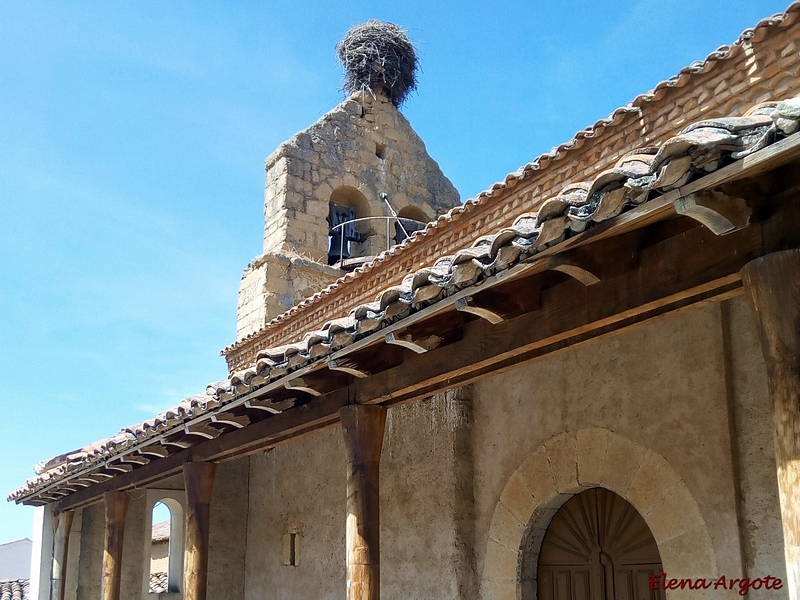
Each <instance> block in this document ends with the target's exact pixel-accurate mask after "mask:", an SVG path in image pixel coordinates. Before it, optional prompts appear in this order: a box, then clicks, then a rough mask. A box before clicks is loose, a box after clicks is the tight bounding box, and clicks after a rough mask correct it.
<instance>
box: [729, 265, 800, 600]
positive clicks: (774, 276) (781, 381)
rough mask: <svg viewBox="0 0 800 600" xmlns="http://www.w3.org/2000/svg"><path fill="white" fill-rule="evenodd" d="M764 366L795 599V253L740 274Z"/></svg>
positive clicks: (798, 273)
mask: <svg viewBox="0 0 800 600" xmlns="http://www.w3.org/2000/svg"><path fill="white" fill-rule="evenodd" d="M742 281H743V283H744V289H745V291H746V293H747V297H748V299H749V300H750V303H751V305H752V307H753V309H754V310H755V313H756V318H757V321H758V326H759V334H760V337H761V350H762V352H763V353H764V360H765V361H766V364H767V376H768V383H769V394H770V398H771V403H772V420H773V426H774V437H775V458H776V461H777V467H778V491H779V493H780V501H781V521H782V522H783V540H784V544H785V552H786V574H787V578H788V581H787V582H786V586H785V587H786V589H788V590H789V597H790V598H791V599H792V600H799V599H800V250H787V251H783V252H775V253H774V254H768V255H766V256H762V257H761V258H757V259H755V260H753V261H752V262H749V263H748V264H747V265H745V266H744V268H743V269H742Z"/></svg>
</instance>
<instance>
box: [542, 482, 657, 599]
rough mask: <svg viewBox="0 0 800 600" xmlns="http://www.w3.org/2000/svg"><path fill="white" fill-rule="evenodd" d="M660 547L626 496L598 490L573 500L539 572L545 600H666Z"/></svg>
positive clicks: (551, 535) (546, 545)
mask: <svg viewBox="0 0 800 600" xmlns="http://www.w3.org/2000/svg"><path fill="white" fill-rule="evenodd" d="M661 571H662V567H661V557H660V555H659V553H658V546H657V545H656V542H655V540H654V539H653V534H652V533H650V528H649V527H647V523H645V521H644V519H643V518H642V516H641V515H640V514H639V513H638V512H637V511H636V509H635V508H633V506H631V505H630V503H628V502H627V501H625V500H624V499H623V498H621V497H620V496H617V495H616V494H615V493H614V492H610V491H608V490H606V489H603V488H593V489H590V490H586V491H585V492H581V493H580V494H577V495H576V496H574V497H573V498H571V499H570V500H568V501H567V502H566V503H565V504H564V506H562V507H561V508H560V509H559V511H558V512H557V513H556V515H555V516H554V517H553V520H552V522H551V523H550V526H549V527H548V528H547V533H546V534H545V537H544V540H543V542H542V549H541V552H540V554H539V564H538V569H537V583H538V586H537V588H538V597H539V600H664V592H663V591H661V590H650V575H651V574H655V573H661Z"/></svg>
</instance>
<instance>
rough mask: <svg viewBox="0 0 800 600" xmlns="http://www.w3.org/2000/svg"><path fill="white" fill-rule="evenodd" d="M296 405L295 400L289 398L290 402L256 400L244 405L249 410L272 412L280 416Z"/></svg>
mask: <svg viewBox="0 0 800 600" xmlns="http://www.w3.org/2000/svg"><path fill="white" fill-rule="evenodd" d="M294 403H295V399H294V398H289V399H288V400H279V401H278V402H273V401H272V400H260V399H258V398H256V399H254V400H248V401H247V402H245V403H244V405H245V407H247V408H253V409H256V410H263V411H266V412H270V413H272V414H274V415H278V414H280V413H282V412H283V411H284V410H286V409H287V408H292V407H293V406H294Z"/></svg>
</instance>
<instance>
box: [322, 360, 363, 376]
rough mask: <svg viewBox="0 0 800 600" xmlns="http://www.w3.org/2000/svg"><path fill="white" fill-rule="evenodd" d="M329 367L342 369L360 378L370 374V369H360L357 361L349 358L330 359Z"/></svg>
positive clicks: (335, 369)
mask: <svg viewBox="0 0 800 600" xmlns="http://www.w3.org/2000/svg"><path fill="white" fill-rule="evenodd" d="M328 368H329V369H330V370H331V371H341V372H342V373H347V374H349V375H353V376H354V377H358V378H359V379H364V378H365V377H368V376H369V371H365V370H364V369H360V368H359V367H358V365H357V364H356V363H355V362H353V361H352V360H347V359H344V360H342V359H339V360H329V361H328Z"/></svg>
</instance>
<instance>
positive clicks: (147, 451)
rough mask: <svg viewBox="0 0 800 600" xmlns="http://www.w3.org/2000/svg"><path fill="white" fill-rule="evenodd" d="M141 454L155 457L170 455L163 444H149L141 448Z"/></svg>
mask: <svg viewBox="0 0 800 600" xmlns="http://www.w3.org/2000/svg"><path fill="white" fill-rule="evenodd" d="M139 454H141V455H142V456H153V457H155V458H164V457H165V456H169V450H167V449H166V448H164V447H162V446H154V445H151V446H147V447H145V448H139Z"/></svg>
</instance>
